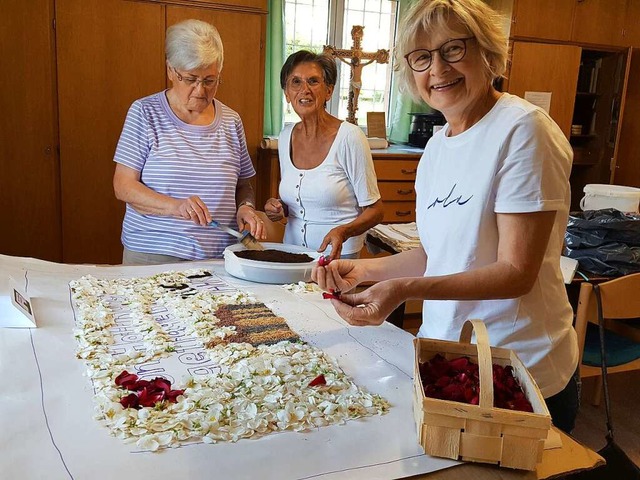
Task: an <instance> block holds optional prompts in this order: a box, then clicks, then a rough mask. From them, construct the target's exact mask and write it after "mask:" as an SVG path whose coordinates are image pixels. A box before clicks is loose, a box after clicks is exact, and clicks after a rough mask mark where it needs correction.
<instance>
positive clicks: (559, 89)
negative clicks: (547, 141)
mask: <svg viewBox="0 0 640 480" xmlns="http://www.w3.org/2000/svg"><path fill="white" fill-rule="evenodd" d="M579 69H580V47H575V46H572V45H551V44H542V43H526V42H514V44H513V53H512V59H511V71H510V73H509V89H508V91H509V93H512V94H514V95H518V96H519V97H523V98H524V96H525V92H528V91H532V92H551V107H550V112H549V114H550V115H551V118H553V119H554V120H555V121H556V123H557V124H558V125H559V126H560V128H561V129H562V131H563V132H564V134H565V135H566V136H567V138H569V134H570V132H571V120H572V118H573V106H574V103H575V96H576V84H577V82H578V71H579Z"/></svg>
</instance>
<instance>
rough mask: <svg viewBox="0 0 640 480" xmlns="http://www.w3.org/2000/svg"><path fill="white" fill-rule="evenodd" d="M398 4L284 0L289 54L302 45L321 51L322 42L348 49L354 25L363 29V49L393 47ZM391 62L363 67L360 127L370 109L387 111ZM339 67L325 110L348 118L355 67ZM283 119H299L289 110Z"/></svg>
mask: <svg viewBox="0 0 640 480" xmlns="http://www.w3.org/2000/svg"><path fill="white" fill-rule="evenodd" d="M396 7H397V0H285V12H284V18H285V24H286V27H285V28H286V33H285V35H286V37H285V39H286V50H285V57H287V56H289V55H290V54H291V53H293V52H295V51H298V50H302V49H306V50H311V51H314V52H317V53H320V52H322V48H323V46H324V45H332V46H334V47H335V48H342V49H350V48H352V46H353V40H352V38H351V28H352V27H353V25H362V26H363V27H365V28H364V37H363V40H362V49H363V50H364V51H365V52H376V51H377V50H379V49H387V50H390V51H391V49H392V47H393V45H394V43H395V26H396V11H397V8H396ZM391 62H392V57H390V58H389V63H388V64H379V63H371V64H370V65H367V66H365V67H363V69H362V89H361V90H360V95H359V97H358V111H357V112H356V116H357V118H358V123H359V124H360V125H366V119H367V112H371V111H377V112H380V111H384V112H388V110H389V100H390V98H389V91H390V86H391V71H392V65H391ZM337 65H338V74H339V75H338V78H339V80H338V85H336V91H335V92H334V94H333V98H332V99H331V102H330V103H329V105H328V106H327V108H328V109H329V112H330V113H331V114H332V115H335V116H336V117H338V118H340V119H345V118H347V105H348V102H349V76H350V73H351V69H350V68H349V65H347V64H346V63H344V62H341V61H338V63H337ZM388 118H389V115H388V114H387V119H388ZM284 121H285V122H286V123H289V122H296V121H298V117H297V115H296V114H295V112H293V110H291V111H290V112H289V111H287V110H286V108H285V114H284Z"/></svg>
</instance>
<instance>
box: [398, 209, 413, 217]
mask: <svg viewBox="0 0 640 480" xmlns="http://www.w3.org/2000/svg"><path fill="white" fill-rule="evenodd" d="M396 215H397V216H398V217H406V216H407V215H411V210H403V211H398V210H396Z"/></svg>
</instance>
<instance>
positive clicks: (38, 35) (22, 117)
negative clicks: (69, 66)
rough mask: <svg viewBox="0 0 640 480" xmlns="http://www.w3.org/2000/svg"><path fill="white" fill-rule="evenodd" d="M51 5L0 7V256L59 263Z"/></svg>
mask: <svg viewBox="0 0 640 480" xmlns="http://www.w3.org/2000/svg"><path fill="white" fill-rule="evenodd" d="M52 9H53V0H33V1H31V2H20V1H12V2H3V8H2V27H1V28H0V58H2V75H0V91H1V92H2V94H1V95H0V111H2V115H1V116H0V172H2V173H0V206H1V208H0V223H1V224H2V232H3V233H2V235H0V253H3V254H7V255H18V256H31V257H37V258H42V259H45V260H52V261H60V260H61V259H62V242H61V235H60V201H59V185H60V178H59V173H58V153H57V150H58V142H57V130H56V124H57V118H56V110H55V83H54V78H55V69H54V56H53V55H54V54H53V28H52V22H51V18H52V17H53V15H52Z"/></svg>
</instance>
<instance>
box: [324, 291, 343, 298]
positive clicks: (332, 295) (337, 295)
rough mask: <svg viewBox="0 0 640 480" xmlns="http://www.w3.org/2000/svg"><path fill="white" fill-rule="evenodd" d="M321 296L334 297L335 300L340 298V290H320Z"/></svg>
mask: <svg viewBox="0 0 640 480" xmlns="http://www.w3.org/2000/svg"><path fill="white" fill-rule="evenodd" d="M322 298H324V299H325V300H327V299H329V298H335V299H336V300H340V292H335V291H333V290H332V291H331V292H322Z"/></svg>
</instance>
